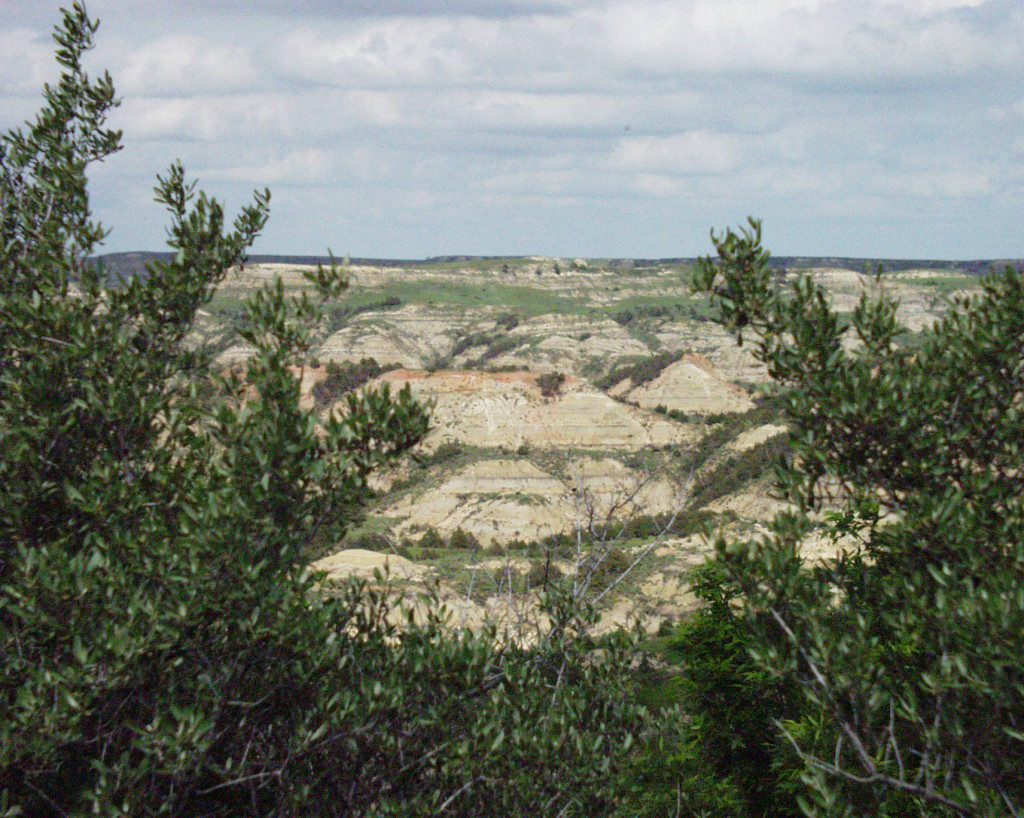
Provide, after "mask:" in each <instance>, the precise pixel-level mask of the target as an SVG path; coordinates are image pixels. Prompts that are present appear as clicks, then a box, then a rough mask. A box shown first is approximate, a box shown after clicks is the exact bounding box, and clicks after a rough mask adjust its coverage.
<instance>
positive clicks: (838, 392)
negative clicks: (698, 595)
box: [695, 220, 1024, 815]
mask: <svg viewBox="0 0 1024 818" xmlns="http://www.w3.org/2000/svg"><path fill="white" fill-rule="evenodd" d="M712 238H713V240H714V244H715V247H716V249H717V252H718V260H717V262H713V261H711V260H710V259H706V260H704V261H702V262H701V264H700V265H699V266H698V270H697V273H696V277H695V281H696V285H697V288H698V289H699V290H701V291H703V292H707V293H709V294H710V295H711V296H712V300H713V303H714V305H715V307H716V308H717V310H718V320H719V321H720V322H721V323H722V324H724V325H725V326H726V327H728V328H729V329H731V330H732V331H733V332H734V333H735V335H736V337H737V340H738V341H739V342H740V343H742V342H743V340H744V337H745V336H753V338H754V339H755V341H756V346H755V349H754V352H755V355H756V356H757V358H758V359H759V360H761V361H762V362H764V363H765V364H766V365H767V367H768V371H769V373H770V375H771V377H772V378H773V379H774V380H775V381H776V382H777V383H778V384H779V385H780V386H781V387H782V388H783V389H784V390H785V395H786V408H787V413H788V417H789V422H790V425H791V429H792V433H791V435H790V445H791V453H790V454H789V455H788V456H787V457H786V458H785V459H784V460H783V461H782V462H780V464H779V470H778V487H779V490H780V492H781V494H782V496H783V497H784V498H785V499H786V500H788V501H789V502H790V503H792V504H793V506H794V508H795V511H793V512H791V513H784V514H781V515H779V517H777V518H776V520H775V522H774V524H773V526H772V532H771V534H770V535H769V536H766V537H763V538H761V539H758V540H755V541H749V542H736V543H727V542H720V543H719V559H720V560H721V562H722V563H723V565H724V566H726V568H727V570H728V574H729V578H730V580H731V582H732V583H734V585H735V587H736V588H738V589H740V590H741V591H742V593H743V599H744V607H745V612H746V621H747V624H748V626H749V628H750V629H751V633H752V634H753V635H754V638H755V642H754V652H755V656H756V658H757V660H758V662H759V664H760V665H761V666H762V667H764V668H766V669H768V670H770V671H771V672H772V673H774V674H778V675H780V676H781V677H782V678H784V679H786V680H790V681H792V682H793V683H794V684H798V685H799V686H800V687H801V688H802V689H803V691H804V693H805V696H806V703H807V706H806V708H804V709H801V710H799V711H796V712H793V713H790V714H789V716H788V717H787V718H788V720H786V719H780V720H779V721H778V727H779V728H780V729H781V731H782V733H783V735H784V737H785V739H786V740H787V741H788V742H789V743H790V744H791V746H792V747H793V749H794V750H795V751H796V752H797V753H798V754H799V756H800V758H801V759H802V762H803V764H804V769H805V781H806V783H807V784H808V795H807V798H808V799H809V800H808V801H807V802H806V804H805V806H806V810H807V811H808V813H809V814H821V815H840V814H851V812H853V813H856V814H899V815H907V814H925V813H927V814H929V815H931V814H939V815H941V814H948V815H1003V814H1011V815H1018V814H1020V813H1021V810H1022V809H1024V763H1022V759H1024V752H1022V749H1024V722H1022V714H1024V675H1022V674H1024V670H1022V669H1024V641H1022V639H1021V634H1022V633H1024V592H1022V590H1021V589H1022V579H1024V472H1022V470H1021V441H1022V440H1024V276H1022V275H1021V273H1020V272H1019V271H1017V270H1014V269H1007V270H1006V271H1005V272H1004V273H1002V274H1001V275H996V276H990V277H988V278H986V279H985V280H983V282H982V288H981V292H980V294H978V295H976V296H970V297H968V296H964V297H957V298H955V299H954V300H953V302H952V304H951V309H950V311H949V313H948V314H947V315H946V317H945V318H943V319H942V320H941V321H939V322H937V323H936V325H935V326H934V328H933V329H931V330H930V331H927V332H926V333H925V334H924V336H923V338H922V339H921V343H920V344H918V345H916V348H915V350H913V351H909V350H906V349H904V348H901V346H900V344H899V339H900V336H901V334H902V333H903V330H902V329H901V328H900V326H899V324H898V322H897V319H896V315H897V304H896V303H895V302H894V301H893V300H891V299H890V298H888V297H886V296H885V294H884V292H882V291H881V286H880V285H881V284H882V279H881V278H880V277H879V278H876V282H875V287H873V288H872V289H873V290H874V292H873V293H871V292H868V291H867V290H866V291H865V293H864V295H863V296H862V297H861V300H860V303H859V304H858V306H857V308H856V309H855V310H854V312H853V314H852V316H850V319H849V321H843V320H842V319H841V318H840V316H839V315H838V314H837V313H836V312H834V311H833V310H832V309H831V307H830V305H829V301H828V297H827V293H826V292H825V291H824V290H823V289H822V288H821V287H820V286H819V285H816V284H815V283H814V282H813V281H812V280H811V279H809V278H807V277H798V278H797V279H796V280H795V281H794V282H793V283H792V284H789V285H787V286H781V285H780V283H779V281H778V280H777V277H776V275H775V273H774V272H773V271H772V270H771V269H770V268H769V266H768V263H767V262H768V253H767V252H766V251H765V250H764V249H763V248H762V246H761V229H760V224H759V223H758V222H756V221H753V220H751V222H750V227H749V229H744V230H742V231H740V232H739V233H734V232H733V231H731V230H730V231H727V232H726V233H725V235H724V236H722V237H720V238H719V237H716V236H714V234H712ZM850 337H852V338H853V339H854V342H855V343H854V344H853V345H852V348H848V345H847V344H844V341H846V340H847V339H848V338H850ZM830 509H831V510H830ZM822 513H825V520H826V521H827V524H826V526H825V532H826V533H827V534H830V535H831V536H832V537H833V538H835V539H836V540H837V542H840V541H841V542H845V543H847V545H846V547H845V548H844V550H843V553H842V556H841V557H840V558H839V559H837V560H834V561H830V562H826V563H822V564H819V565H815V566H808V565H806V564H805V562H804V561H803V560H802V559H801V557H800V542H801V539H802V538H803V537H804V536H805V535H806V534H807V532H808V531H809V529H810V528H811V526H812V520H813V519H821V514H822ZM812 515H816V516H812Z"/></svg>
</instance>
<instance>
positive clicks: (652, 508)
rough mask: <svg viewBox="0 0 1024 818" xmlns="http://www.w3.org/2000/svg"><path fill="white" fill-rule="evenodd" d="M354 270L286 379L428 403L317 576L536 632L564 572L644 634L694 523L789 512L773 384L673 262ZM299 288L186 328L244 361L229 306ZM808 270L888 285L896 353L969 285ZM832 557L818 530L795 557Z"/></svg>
mask: <svg viewBox="0 0 1024 818" xmlns="http://www.w3.org/2000/svg"><path fill="white" fill-rule="evenodd" d="M624 267H625V268H624ZM346 272H347V274H348V276H349V281H350V286H349V289H348V291H347V292H346V293H345V295H344V297H343V299H342V300H341V301H340V302H339V303H337V304H329V305H327V309H326V324H325V326H324V327H323V328H322V329H321V332H320V336H319V347H318V349H317V350H316V358H317V359H318V361H317V362H316V364H314V365H310V366H308V367H306V368H304V369H302V370H298V371H297V372H296V374H297V376H299V377H301V378H302V390H303V400H304V402H305V403H306V405H307V406H310V407H313V406H315V407H316V408H317V409H318V410H320V411H323V412H329V411H332V409H335V408H337V407H339V406H343V405H344V399H343V395H339V394H330V390H328V393H329V399H328V400H326V401H325V400H323V399H322V398H323V395H320V396H319V397H318V389H317V385H318V384H321V385H323V384H324V383H325V381H326V382H329V381H330V378H331V377H332V376H331V374H330V371H331V367H332V366H335V367H345V366H350V365H359V364H360V362H364V363H365V362H366V359H373V361H374V362H375V365H377V366H378V367H379V369H380V370H383V371H382V372H381V374H379V375H378V376H377V377H376V378H373V379H370V380H369V382H368V383H365V384H363V385H361V386H360V387H359V388H376V387H380V386H383V385H387V386H388V387H389V388H391V389H392V390H397V389H401V388H405V387H408V388H409V389H410V390H411V391H412V393H413V394H414V395H415V396H416V397H417V398H419V399H421V400H423V401H426V402H429V404H430V405H431V406H432V429H431V431H430V433H429V435H428V436H427V438H426V439H425V440H424V441H423V443H422V444H421V445H420V446H419V447H418V449H417V451H415V452H414V453H413V454H412V456H411V457H409V458H408V460H407V462H405V463H403V464H402V465H401V466H399V467H398V468H396V469H394V470H393V471H392V472H390V473H387V474H382V475H378V476H377V477H376V478H375V481H374V484H373V485H374V487H375V488H376V489H378V492H377V494H378V497H377V499H376V501H375V502H374V504H373V505H372V506H371V508H370V509H369V512H368V514H367V516H366V519H365V520H363V521H362V522H361V523H360V524H359V525H358V526H357V527H356V528H354V529H353V530H352V531H351V532H350V533H349V535H348V536H347V537H346V541H345V542H343V543H339V544H337V546H336V548H334V549H331V550H330V552H329V553H325V554H324V555H323V557H322V559H321V560H320V561H319V562H317V563H316V567H318V568H320V569H322V570H324V571H326V572H327V576H328V583H330V582H335V581H341V580H343V579H345V578H346V577H349V576H356V577H361V578H364V579H371V580H372V578H373V577H374V576H375V573H374V572H375V571H380V570H382V569H385V568H386V569H387V571H388V572H389V573H390V576H391V581H392V582H393V583H394V584H395V586H396V587H398V588H400V589H403V591H402V592H404V593H409V594H410V595H415V592H416V591H417V589H421V588H424V587H426V586H427V585H433V586H434V587H435V588H436V590H437V591H438V592H439V593H440V595H441V596H442V598H444V599H445V600H446V601H447V602H448V605H449V608H450V609H451V611H452V615H453V621H454V622H455V623H456V624H462V625H466V626H470V627H475V626H477V625H479V624H481V623H482V622H483V621H484V620H485V619H491V620H495V621H497V622H498V623H499V624H504V625H507V626H510V627H511V626H512V625H513V624H514V623H515V622H519V623H520V624H521V623H522V621H523V619H524V616H525V613H524V612H529V611H532V612H533V614H534V618H536V608H535V604H534V603H535V600H536V592H537V589H538V588H539V587H542V586H543V585H544V584H545V583H546V582H549V581H551V580H552V579H553V578H561V577H567V578H568V579H569V580H572V579H574V578H575V579H576V581H577V583H579V584H583V583H584V582H585V583H588V584H589V585H590V586H592V587H593V588H594V589H595V593H594V595H593V596H594V598H600V608H601V611H602V612H601V622H600V624H599V625H598V628H599V629H608V628H611V627H616V626H618V625H620V624H624V623H626V622H628V621H629V620H630V618H631V617H633V616H643V617H644V620H645V623H646V625H647V626H648V627H657V625H658V624H659V623H661V622H663V621H666V620H673V619H676V618H678V617H679V616H681V615H684V614H685V613H686V612H687V611H688V610H691V609H692V608H693V606H694V604H695V602H694V598H693V596H692V594H691V592H690V590H689V574H690V572H691V571H692V570H693V569H694V568H695V567H696V566H698V565H699V564H700V563H701V562H702V561H703V560H704V559H706V557H707V554H708V548H709V547H708V545H707V542H706V540H705V538H704V537H703V535H702V534H701V531H702V530H703V524H704V523H711V524H712V525H715V526H717V527H719V528H723V527H724V528H726V529H728V530H729V531H731V532H732V533H734V534H737V535H743V534H748V533H751V532H753V531H756V529H757V528H758V527H759V526H760V525H762V524H763V523H764V522H765V521H767V520H769V519H770V518H771V517H772V516H773V515H774V514H775V513H776V512H777V511H778V510H780V509H781V508H782V506H781V504H780V503H779V502H778V501H777V500H774V499H772V497H771V496H770V493H769V490H770V463H771V459H772V457H773V456H774V455H775V454H776V453H778V452H779V451H780V450H781V447H782V446H783V445H784V440H785V432H786V428H785V425H784V423H783V419H782V417H781V416H780V411H779V408H778V405H777V402H773V401H772V400H771V399H770V398H766V395H767V394H768V393H767V391H766V387H767V383H766V382H767V377H766V374H765V371H764V369H763V367H762V366H761V365H760V364H759V363H758V362H757V361H756V360H755V359H754V357H753V356H752V355H751V353H750V348H749V345H744V346H743V347H737V346H736V345H735V343H734V342H733V341H732V339H731V338H730V337H729V336H728V335H727V333H725V332H724V331H723V330H722V329H721V328H720V327H718V326H717V325H716V324H714V323H712V322H711V321H709V320H708V311H707V304H706V303H705V302H704V301H703V300H702V299H699V298H696V297H694V296H693V295H692V294H691V292H690V291H689V288H688V286H687V283H686V281H687V277H688V272H689V271H688V270H687V269H686V267H685V266H682V265H655V266H652V267H643V268H632V269H631V268H628V266H626V265H621V264H612V263H604V264H602V263H601V262H600V261H593V260H591V261H589V262H587V263H583V262H582V261H575V262H570V261H566V260H557V259H543V258H530V259H499V260H480V261H470V262H464V263H457V262H456V263H435V264H430V263H424V264H422V265H413V266H408V265H405V266H402V267H394V268H388V267H367V266H362V267H351V268H348V269H347V270H346ZM301 273H302V269H301V268H299V267H296V266H295V265H286V264H264V265H259V264H257V265H253V266H250V267H248V268H246V270H245V271H244V273H242V274H239V275H236V276H233V277H230V278H229V279H228V280H227V281H226V282H225V284H224V286H223V287H222V288H221V290H220V291H219V292H218V294H217V296H216V297H215V299H214V301H213V302H212V303H211V305H210V307H209V309H208V310H207V311H205V313H204V314H203V316H202V318H201V322H200V324H199V326H198V330H197V332H199V334H201V335H202V336H203V338H204V339H205V340H206V341H207V342H209V343H211V344H213V345H214V347H215V348H216V349H217V350H218V352H219V355H220V360H221V362H222V363H223V364H225V365H231V364H237V363H239V362H242V361H244V360H245V358H246V357H247V356H248V354H249V350H248V349H246V347H245V346H244V345H243V344H240V343H239V342H238V338H237V335H236V332H237V328H238V322H239V320H240V315H241V310H240V308H241V299H242V298H243V297H244V296H245V295H246V294H247V293H248V292H250V291H251V290H252V289H253V288H254V287H256V286H260V285H262V284H264V283H267V282H269V281H271V280H273V278H274V277H276V276H280V277H281V279H282V281H283V283H284V284H285V286H286V287H288V288H292V289H296V290H297V289H299V288H301V287H303V286H305V283H304V279H303V277H302V275H301ZM808 274H809V275H811V276H813V277H814V278H815V279H816V280H817V281H819V282H820V283H822V284H823V285H824V286H825V287H826V289H827V290H828V292H829V294H830V296H831V298H832V301H833V304H834V305H835V306H836V308H837V309H838V310H840V311H842V312H847V313H849V312H851V311H852V310H853V309H854V307H855V306H856V303H857V300H858V299H859V298H860V295H861V293H862V292H864V291H869V292H870V291H872V290H873V289H875V288H877V287H879V286H884V287H885V288H886V289H887V290H888V291H889V292H890V293H892V294H893V295H895V296H897V297H898V298H899V299H900V301H901V307H900V311H899V314H898V317H899V319H900V321H901V323H902V324H903V325H904V326H905V327H906V328H907V329H908V331H909V332H908V335H907V338H908V343H912V342H913V333H914V332H917V331H920V330H921V329H922V328H925V327H927V326H928V325H929V324H930V323H931V322H933V321H934V320H935V319H936V318H937V317H939V316H940V315H941V314H942V312H943V310H944V309H945V305H946V304H947V303H948V302H947V299H948V298H949V297H950V296H951V295H953V294H956V293H959V292H966V291H970V290H971V289H973V288H974V287H976V284H977V279H975V278H972V277H970V276H967V275H962V274H959V273H957V272H955V271H953V272H951V271H948V270H943V271H932V270H918V271H909V272H900V273H886V274H885V275H884V276H883V277H882V278H881V279H878V280H876V279H875V277H873V276H866V275H862V274H860V273H857V272H853V271H850V270H845V269H828V270H811V271H808ZM879 282H881V283H879ZM317 364H318V365H317ZM374 371H378V370H374ZM837 547H838V546H837V544H836V543H834V542H832V541H831V540H828V539H827V538H824V537H822V536H821V535H820V534H815V535H813V536H812V537H811V538H810V539H809V541H808V543H807V545H806V548H805V552H804V553H805V556H806V557H807V558H808V559H822V558H827V557H829V556H831V555H834V554H835V552H836V550H837ZM599 556H600V557H603V558H604V559H603V561H601V560H597V557H599ZM595 560H596V562H595ZM634 563H635V565H634ZM595 566H596V567H595ZM602 566H604V570H603V569H602ZM631 566H632V567H631ZM627 568H630V570H629V573H628V574H627V576H626V578H625V579H623V580H622V581H620V582H615V579H616V578H617V577H618V576H619V575H620V574H621V573H622V572H623V571H624V570H625V569H627ZM609 586H611V587H609Z"/></svg>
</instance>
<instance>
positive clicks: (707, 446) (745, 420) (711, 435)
mask: <svg viewBox="0 0 1024 818" xmlns="http://www.w3.org/2000/svg"><path fill="white" fill-rule="evenodd" d="M784 407H785V398H784V397H783V396H782V395H781V394H779V393H777V392H775V393H771V394H767V395H764V396H763V397H760V398H758V399H757V400H756V404H755V406H754V407H753V408H752V409H749V410H747V411H746V412H740V413H737V414H734V415H728V416H726V417H724V418H723V419H722V420H721V422H719V423H717V424H716V425H715V427H714V428H713V429H711V430H710V431H709V432H708V434H706V435H705V436H704V437H703V438H701V440H700V441H699V442H698V443H697V445H696V446H694V447H693V448H692V449H689V450H688V451H682V450H676V451H677V452H678V455H679V457H680V458H681V460H680V467H681V468H682V469H684V470H686V471H689V472H694V473H695V472H697V471H698V470H699V469H701V468H702V467H703V466H705V465H706V464H707V463H708V462H709V461H710V460H711V459H712V458H713V457H714V456H715V455H716V454H717V453H718V452H720V451H721V450H722V447H724V446H725V445H726V444H727V443H728V442H729V441H730V440H733V439H734V438H735V437H736V436H737V435H739V434H740V433H741V432H745V431H746V430H747V429H754V428H756V427H758V426H764V425H765V424H767V423H779V422H782V421H783V420H784Z"/></svg>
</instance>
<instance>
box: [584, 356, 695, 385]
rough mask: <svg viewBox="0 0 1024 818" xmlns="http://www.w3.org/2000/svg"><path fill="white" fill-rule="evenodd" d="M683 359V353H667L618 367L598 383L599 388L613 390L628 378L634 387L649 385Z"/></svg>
mask: <svg viewBox="0 0 1024 818" xmlns="http://www.w3.org/2000/svg"><path fill="white" fill-rule="evenodd" d="M681 357H682V353H681V352H668V351H665V352H659V353H657V354H655V355H652V356H650V357H649V358H644V359H642V360H639V361H636V362H634V363H631V364H626V365H625V366H617V367H615V368H614V369H613V370H612V371H611V372H609V373H608V374H607V375H606V376H605V377H604V378H602V379H601V380H600V381H599V382H598V386H599V387H600V388H601V389H611V388H612V387H613V386H615V385H616V384H617V383H621V382H622V381H624V380H626V378H630V379H631V382H632V385H633V386H634V387H636V386H640V385H641V384H645V383H649V382H650V381H653V380H654V379H655V378H657V377H658V376H659V375H660V374H661V373H662V372H663V371H664V370H665V369H666V368H667V367H669V366H671V365H672V364H674V363H675V362H676V361H678V360H679V359H680V358H681Z"/></svg>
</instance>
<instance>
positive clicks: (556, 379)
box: [537, 372, 565, 398]
mask: <svg viewBox="0 0 1024 818" xmlns="http://www.w3.org/2000/svg"><path fill="white" fill-rule="evenodd" d="M563 383H565V373H563V372H543V373H541V374H540V375H538V376H537V386H538V387H540V393H541V395H543V396H544V397H545V398H556V397H558V395H559V394H560V393H561V391H562V384H563Z"/></svg>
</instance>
